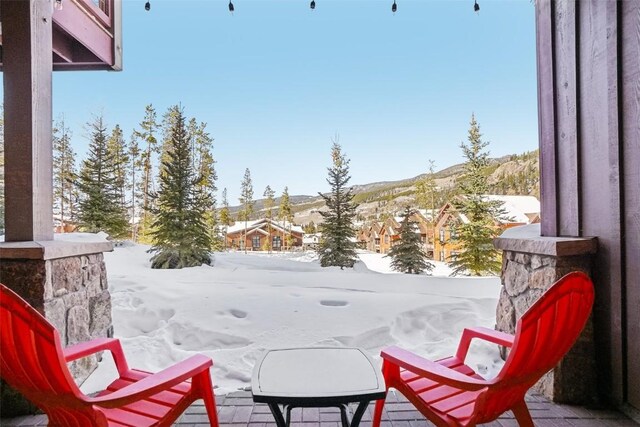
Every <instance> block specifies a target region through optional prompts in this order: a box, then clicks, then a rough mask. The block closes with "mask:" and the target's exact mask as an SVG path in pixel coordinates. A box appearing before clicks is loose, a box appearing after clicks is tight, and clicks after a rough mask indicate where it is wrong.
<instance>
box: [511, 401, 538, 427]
mask: <svg viewBox="0 0 640 427" xmlns="http://www.w3.org/2000/svg"><path fill="white" fill-rule="evenodd" d="M511 410H512V411H513V415H515V417H516V420H517V421H518V425H519V426H520V427H534V424H533V420H532V419H531V414H530V413H529V408H527V404H526V403H525V401H524V399H523V400H521V401H520V403H518V404H517V405H516V406H514V407H513V408H512V409H511Z"/></svg>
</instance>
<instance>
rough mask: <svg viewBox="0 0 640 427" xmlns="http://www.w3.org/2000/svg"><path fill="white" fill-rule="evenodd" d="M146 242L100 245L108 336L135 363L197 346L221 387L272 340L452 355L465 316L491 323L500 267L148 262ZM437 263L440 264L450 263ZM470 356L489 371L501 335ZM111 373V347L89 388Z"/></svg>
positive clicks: (249, 257)
mask: <svg viewBox="0 0 640 427" xmlns="http://www.w3.org/2000/svg"><path fill="white" fill-rule="evenodd" d="M146 249H148V247H145V246H140V245H131V246H124V247H118V248H116V249H115V250H114V252H112V253H106V254H105V262H106V264H107V271H108V279H109V286H110V290H111V295H112V298H113V321H114V331H115V336H116V337H118V338H120V339H121V341H122V344H123V346H124V351H125V354H126V355H127V357H128V359H129V363H130V365H131V366H133V367H139V368H143V369H145V370H151V371H156V370H160V369H163V368H165V367H166V366H168V365H170V364H172V363H174V362H177V361H179V360H182V359H184V358H186V357H188V356H189V355H191V354H194V353H203V354H205V355H207V356H210V357H211V358H212V359H213V360H214V368H213V381H214V384H216V385H217V387H219V388H218V390H217V391H216V392H217V393H218V394H221V393H226V392H229V391H233V390H236V389H238V388H244V387H247V386H249V383H250V378H251V371H252V369H253V364H254V362H255V361H256V359H257V358H258V357H259V355H260V353H261V352H262V351H263V350H264V349H267V348H278V347H293V346H314V345H324V346H326V345H329V346H358V347H362V348H364V349H366V350H367V351H369V352H370V353H371V354H372V355H374V356H377V355H378V354H379V352H380V349H381V348H382V347H385V346H387V345H391V344H397V345H399V346H402V347H404V348H407V349H409V350H412V351H414V352H417V353H419V354H421V355H423V356H425V357H428V358H430V359H435V358H438V357H442V356H446V355H450V354H452V353H453V352H454V351H455V348H456V345H457V342H458V338H459V336H460V333H461V331H462V329H463V328H464V327H465V326H472V325H483V326H488V327H493V325H494V319H495V308H496V304H497V298H498V293H499V289H500V281H499V279H498V278H449V277H430V276H426V275H403V274H380V273H390V271H389V268H388V261H389V260H388V258H383V257H382V256H381V255H379V254H361V255H360V257H361V260H362V261H361V262H358V263H357V264H356V268H354V269H353V270H351V269H347V270H340V269H339V268H321V267H320V265H319V263H318V261H317V258H316V256H315V254H314V253H312V252H296V253H275V254H271V255H268V254H255V253H254V254H251V253H249V254H244V253H241V252H238V253H221V254H216V255H215V260H214V265H213V266H211V267H208V266H203V267H197V268H188V269H183V270H152V269H151V268H150V262H149V258H150V255H149V254H148V253H146V252H145V250H146ZM447 271H448V270H446V266H444V265H442V264H438V267H437V269H436V274H443V275H444V274H447ZM472 353H473V355H472V356H471V357H470V358H469V359H468V362H469V363H470V364H471V365H472V366H473V367H474V368H476V369H478V370H479V371H480V373H481V374H483V375H486V376H488V377H491V376H494V375H495V374H496V373H497V371H498V370H499V368H500V366H501V361H500V358H499V354H498V350H497V347H495V346H492V345H490V344H484V343H483V344H474V345H473V346H472ZM113 378H115V369H114V367H113V362H112V361H111V358H110V357H109V356H106V357H105V358H104V361H103V362H102V363H101V364H100V367H99V368H98V370H97V371H96V372H95V373H94V374H93V375H92V376H91V377H90V378H89V379H88V380H87V381H86V382H85V383H84V384H83V387H82V388H83V390H84V391H85V392H93V391H96V390H99V389H101V388H103V387H104V385H105V384H107V383H108V382H109V381H110V380H112V379H113Z"/></svg>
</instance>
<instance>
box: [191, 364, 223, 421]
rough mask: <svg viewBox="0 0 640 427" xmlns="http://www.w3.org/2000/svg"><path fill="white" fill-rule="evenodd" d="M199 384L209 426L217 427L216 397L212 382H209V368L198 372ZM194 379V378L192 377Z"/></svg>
mask: <svg viewBox="0 0 640 427" xmlns="http://www.w3.org/2000/svg"><path fill="white" fill-rule="evenodd" d="M197 378H198V380H199V381H198V382H199V386H200V388H201V390H202V400H204V407H205V408H206V410H207V415H208V416H209V423H210V424H211V427H218V412H217V409H216V398H215V395H214V394H213V383H212V382H211V375H209V370H208V369H207V370H206V371H204V372H202V373H200V374H199V375H198V376H197ZM194 380H195V378H194Z"/></svg>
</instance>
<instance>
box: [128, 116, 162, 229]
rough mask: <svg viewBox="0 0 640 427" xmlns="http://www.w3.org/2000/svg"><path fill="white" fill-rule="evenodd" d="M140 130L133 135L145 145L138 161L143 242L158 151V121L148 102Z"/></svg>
mask: <svg viewBox="0 0 640 427" xmlns="http://www.w3.org/2000/svg"><path fill="white" fill-rule="evenodd" d="M139 127H140V130H135V131H134V132H135V135H136V136H137V137H138V138H140V139H141V140H142V141H144V142H143V143H144V144H145V145H146V146H145V147H144V149H143V150H142V153H141V158H140V162H141V164H142V182H141V184H142V186H141V193H142V219H141V221H140V230H139V236H140V240H141V241H143V242H146V241H148V239H149V237H148V234H149V229H150V228H151V222H152V221H153V219H152V216H151V211H152V209H153V204H152V197H151V193H152V188H153V160H154V154H157V153H158V140H157V139H156V136H155V135H156V132H157V130H158V127H159V125H158V122H157V115H156V110H155V108H153V105H151V104H149V105H147V106H146V107H145V114H144V118H143V119H142V121H141V122H140V124H139Z"/></svg>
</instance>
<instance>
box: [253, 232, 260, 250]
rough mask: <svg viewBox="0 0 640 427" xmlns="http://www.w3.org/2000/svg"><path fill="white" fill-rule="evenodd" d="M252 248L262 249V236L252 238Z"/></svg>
mask: <svg viewBox="0 0 640 427" xmlns="http://www.w3.org/2000/svg"><path fill="white" fill-rule="evenodd" d="M251 243H252V246H253V247H254V249H255V248H260V236H258V235H256V236H253V237H252V238H251Z"/></svg>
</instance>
